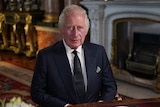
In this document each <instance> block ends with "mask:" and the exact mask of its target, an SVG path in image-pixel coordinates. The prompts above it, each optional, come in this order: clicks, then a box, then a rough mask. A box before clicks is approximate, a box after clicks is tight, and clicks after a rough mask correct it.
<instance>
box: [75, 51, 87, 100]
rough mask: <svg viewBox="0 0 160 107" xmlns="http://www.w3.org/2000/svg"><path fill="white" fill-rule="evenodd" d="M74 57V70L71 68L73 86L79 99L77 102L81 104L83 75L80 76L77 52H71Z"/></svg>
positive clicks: (83, 90)
mask: <svg viewBox="0 0 160 107" xmlns="http://www.w3.org/2000/svg"><path fill="white" fill-rule="evenodd" d="M73 54H74V55H75V56H74V68H73V72H74V77H73V80H74V86H75V89H76V92H77V95H78V97H79V100H80V101H81V102H82V100H83V96H84V93H85V86H84V79H83V75H82V68H81V63H80V60H79V58H78V56H77V51H73Z"/></svg>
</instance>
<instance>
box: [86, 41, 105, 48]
mask: <svg viewBox="0 0 160 107" xmlns="http://www.w3.org/2000/svg"><path fill="white" fill-rule="evenodd" d="M85 46H86V47H88V48H94V49H95V48H96V49H104V46H102V45H99V44H95V43H90V42H85Z"/></svg>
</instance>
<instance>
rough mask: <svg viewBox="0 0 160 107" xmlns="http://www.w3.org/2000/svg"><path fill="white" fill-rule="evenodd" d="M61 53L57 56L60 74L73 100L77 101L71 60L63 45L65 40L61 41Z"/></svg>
mask: <svg viewBox="0 0 160 107" xmlns="http://www.w3.org/2000/svg"><path fill="white" fill-rule="evenodd" d="M58 51H60V52H59V54H57V56H56V57H55V58H56V62H57V65H58V70H59V71H60V75H61V77H62V80H63V82H64V85H65V87H66V90H67V92H68V94H69V95H70V97H71V98H72V100H73V101H75V102H77V101H78V99H77V97H75V96H76V93H75V90H74V86H73V83H72V73H71V68H70V66H69V61H68V58H67V55H66V51H65V47H64V45H63V42H61V44H60V48H59V50H58Z"/></svg>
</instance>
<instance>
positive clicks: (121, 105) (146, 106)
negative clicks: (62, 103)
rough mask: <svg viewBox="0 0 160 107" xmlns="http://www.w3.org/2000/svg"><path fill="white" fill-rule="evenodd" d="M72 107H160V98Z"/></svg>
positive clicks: (75, 106)
mask: <svg viewBox="0 0 160 107" xmlns="http://www.w3.org/2000/svg"><path fill="white" fill-rule="evenodd" d="M71 107H160V98H148V99H127V100H122V101H107V102H99V103H98V102H92V103H85V104H77V105H73V106H71Z"/></svg>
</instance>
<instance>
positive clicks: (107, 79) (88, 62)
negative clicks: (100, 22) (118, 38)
mask: <svg viewBox="0 0 160 107" xmlns="http://www.w3.org/2000/svg"><path fill="white" fill-rule="evenodd" d="M58 26H59V31H60V35H61V36H62V38H63V39H62V40H60V41H58V42H57V43H55V44H53V45H51V46H49V47H47V48H44V49H42V50H40V51H39V52H38V55H37V60H36V64H35V70H34V75H33V79H32V84H31V96H32V99H33V101H35V102H36V103H37V104H39V105H40V106H41V107H69V106H70V105H74V104H79V103H88V102H98V101H108V100H113V99H114V97H115V95H116V92H117V86H116V82H115V79H114V77H113V74H112V71H111V67H110V63H109V60H108V58H107V55H106V52H105V49H104V47H103V46H100V45H97V44H93V43H89V42H86V41H85V38H86V35H87V33H88V30H89V19H88V16H87V14H86V11H85V9H83V8H82V7H80V6H78V5H69V6H67V7H66V8H65V9H64V10H63V11H62V13H61V15H60V17H59V22H58ZM97 36H98V35H97ZM73 51H74V52H73ZM75 51H76V52H75ZM75 57H76V58H75ZM74 58H75V59H74ZM77 75H78V76H77Z"/></svg>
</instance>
